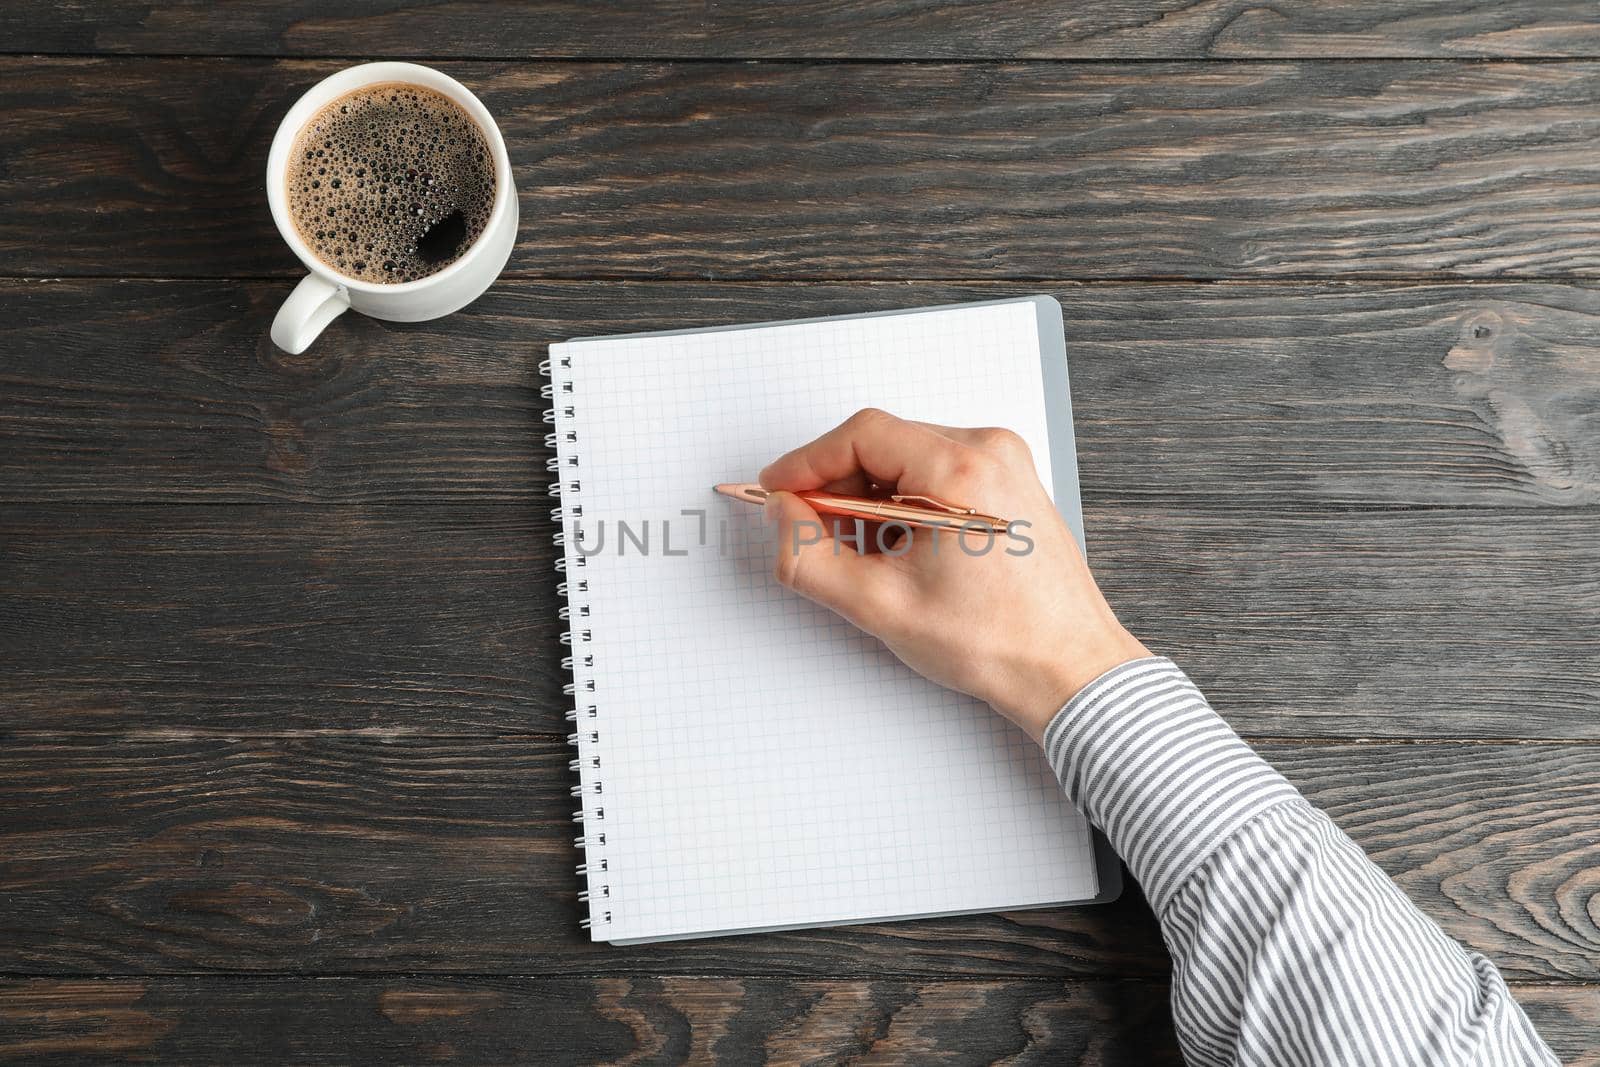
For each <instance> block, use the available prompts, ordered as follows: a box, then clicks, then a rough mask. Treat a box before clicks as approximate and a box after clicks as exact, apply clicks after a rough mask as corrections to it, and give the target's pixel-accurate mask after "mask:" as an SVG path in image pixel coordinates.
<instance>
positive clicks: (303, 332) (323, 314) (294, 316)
mask: <svg viewBox="0 0 1600 1067" xmlns="http://www.w3.org/2000/svg"><path fill="white" fill-rule="evenodd" d="M349 307H350V294H349V292H347V291H346V290H345V287H344V286H342V285H335V284H333V283H332V282H330V281H328V280H327V279H325V278H319V277H318V276H317V275H315V274H307V275H306V276H305V277H304V278H301V279H300V284H299V285H297V286H295V287H294V292H292V293H290V294H289V299H287V300H285V301H284V302H283V307H281V308H279V309H278V317H277V318H275V319H273V320H272V343H273V344H275V345H277V346H278V347H279V348H281V349H283V350H284V351H285V352H287V353H289V354H290V355H291V356H298V355H299V354H300V353H302V352H304V351H305V350H306V349H307V348H308V347H309V346H310V344H311V342H312V341H315V340H316V339H317V335H318V334H320V333H321V332H322V331H323V330H324V329H325V328H326V327H327V325H328V323H330V322H332V321H333V320H334V319H336V318H338V317H339V316H340V315H343V314H344V313H345V312H346V311H347V310H349Z"/></svg>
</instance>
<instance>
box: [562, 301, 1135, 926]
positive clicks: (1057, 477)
mask: <svg viewBox="0 0 1600 1067" xmlns="http://www.w3.org/2000/svg"><path fill="white" fill-rule="evenodd" d="M1023 300H1025V301H1029V302H1031V303H1032V304H1033V306H1034V312H1035V314H1036V315H1037V316H1038V322H1037V325H1038V334H1039V358H1040V360H1041V372H1042V376H1043V380H1044V391H1045V417H1046V420H1047V422H1048V424H1049V431H1050V464H1051V469H1052V472H1053V481H1054V485H1053V486H1052V489H1053V491H1054V497H1055V504H1056V509H1057V510H1058V511H1060V512H1061V515H1062V517H1063V518H1064V519H1066V521H1067V526H1068V527H1069V528H1070V529H1071V530H1072V535H1073V536H1074V537H1076V538H1077V540H1078V544H1079V545H1080V546H1084V545H1085V544H1086V540H1085V538H1084V531H1083V505H1082V501H1081V500H1080V498H1079V492H1078V447H1077V441H1076V438H1075V436H1074V434H1073V428H1072V396H1071V392H1070V382H1069V379H1068V376H1067V345H1066V332H1065V327H1064V325H1063V321H1062V316H1061V305H1060V303H1058V302H1057V301H1056V299H1055V297H1052V296H1045V295H1038V296H1028V297H1008V298H1006V299H1004V300H979V301H971V302H968V303H963V304H935V305H929V306H927V307H918V308H898V309H895V310H893V311H869V312H864V313H862V314H859V315H825V316H816V317H812V318H802V319H783V320H777V321H772V322H753V323H752V322H747V323H737V324H731V325H727V326H713V327H707V328H703V329H688V330H658V331H650V332H645V333H636V334H606V335H605V336H604V337H603V338H602V337H575V338H573V339H572V340H573V341H597V340H603V339H612V340H614V339H616V338H618V337H672V336H689V335H694V334H707V333H717V332H721V331H723V330H749V329H760V328H762V327H769V326H791V325H796V324H801V323H807V322H821V321H824V320H825V319H866V318H880V317H888V316H894V315H920V314H923V313H925V312H929V311H944V310H948V309H951V308H959V307H982V306H985V305H990V304H1014V303H1017V302H1019V301H1023ZM1094 849H1095V876H1096V878H1097V880H1098V882H1099V887H1100V892H1099V893H1097V894H1096V895H1095V896H1093V897H1090V898H1087V899H1080V900H1062V901H1056V902H1053V903H1050V904H1040V905H1036V906H1034V907H1032V908H1008V909H1006V910H1009V911H1021V910H1039V909H1041V908H1051V907H1062V906H1066V905H1081V904H1104V903H1108V902H1110V901H1113V900H1115V899H1117V897H1119V896H1121V895H1122V863H1121V861H1120V860H1119V859H1118V857H1117V854H1116V852H1115V851H1114V850H1113V849H1112V848H1111V844H1110V842H1109V841H1107V840H1106V838H1105V835H1104V834H1102V833H1101V832H1100V831H1099V830H1098V829H1096V830H1095V831H1094ZM992 910H993V909H976V910H973V911H962V912H939V913H936V914H928V915H895V916H893V917H892V920H893V921H895V922H899V921H901V920H904V919H929V918H937V917H940V916H945V915H983V914H988V913H989V912H990V911H992ZM884 921H889V918H888V917H871V918H862V919H852V920H850V921H848V922H841V923H830V924H828V925H832V926H853V925H860V924H863V923H872V922H884ZM812 928H815V924H812V923H800V924H795V925H792V926H762V927H740V928H739V929H737V930H707V931H704V932H701V933H695V934H686V935H681V936H679V937H664V938H655V937H652V938H638V939H618V940H616V941H613V942H611V944H617V945H633V944H640V943H654V942H657V941H670V940H684V939H687V938H691V937H693V938H700V937H715V936H718V935H720V934H750V933H772V932H775V931H779V930H791V929H812Z"/></svg>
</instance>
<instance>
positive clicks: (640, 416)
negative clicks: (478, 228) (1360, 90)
mask: <svg viewBox="0 0 1600 1067" xmlns="http://www.w3.org/2000/svg"><path fill="white" fill-rule="evenodd" d="M544 369H546V370H547V372H548V373H549V375H550V379H551V380H550V382H549V384H548V385H547V386H546V388H545V392H546V394H547V395H548V396H549V397H550V398H551V400H552V404H553V407H552V409H551V411H550V412H549V414H548V416H547V419H548V421H549V422H551V423H553V426H554V432H553V433H552V434H551V435H550V436H551V438H552V439H553V444H554V445H555V449H556V455H555V458H554V459H553V460H552V461H551V463H552V466H553V468H554V469H555V470H556V471H557V472H558V474H557V476H556V480H555V482H554V483H553V484H552V487H551V491H552V493H553V494H554V495H557V496H559V498H560V506H559V507H558V509H557V516H558V517H559V518H560V520H561V526H562V529H561V533H560V534H559V535H558V542H559V543H560V544H561V546H562V553H561V559H560V560H559V561H558V563H557V569H558V570H560V571H562V572H563V581H562V586H561V588H562V591H563V592H564V594H565V597H566V599H567V607H566V608H565V609H564V610H563V617H564V618H566V619H568V620H569V621H570V631H569V633H568V634H567V635H565V636H564V640H566V641H568V642H569V643H570V645H571V656H570V658H569V659H568V661H567V663H568V665H569V666H570V667H571V670H572V674H573V680H572V683H571V684H570V685H569V686H568V692H569V693H570V694H571V695H572V696H573V697H574V706H573V708H572V709H571V710H570V711H569V712H568V718H569V720H571V721H572V723H573V730H574V732H573V733H572V735H571V736H570V737H569V738H568V740H569V741H570V742H571V743H572V744H573V745H574V746H575V747H576V750H577V755H576V758H575V759H574V760H573V762H572V768H573V770H574V771H575V773H576V775H577V777H578V783H577V784H576V785H575V786H574V787H573V792H574V794H575V795H577V796H578V797H580V798H581V803H582V806H581V808H579V809H578V810H577V811H576V812H574V820H575V821H576V822H578V823H579V824H580V827H581V834H580V836H578V838H577V843H578V846H579V847H580V849H581V850H582V853H583V857H582V858H583V862H582V864H581V865H580V867H579V873H580V875H581V877H582V880H583V883H584V888H583V890H582V892H581V893H580V894H579V896H580V900H582V901H583V902H585V904H586V906H587V909H588V918H587V919H586V920H583V924H584V925H585V926H586V927H588V929H589V930H590V934H591V936H592V937H593V938H594V939H595V940H598V941H611V942H616V943H637V942H643V941H659V940H668V939H674V938H686V937H704V936H711V935H716V934H728V933H748V932H755V931H766V930H779V929H787V928H794V927H806V926H820V925H836V924H845V923H863V922H877V921H884V920H890V919H906V918H915V917H925V916H934V915H952V914H961V913H968V912H979V911H992V910H1002V909H1020V908H1036V907H1045V906H1051V905H1057V904H1065V903H1084V902H1090V901H1098V900H1107V899H1110V898H1112V897H1114V896H1115V895H1116V894H1117V892H1118V890H1119V889H1120V885H1119V883H1118V873H1119V867H1118V865H1117V864H1116V862H1115V859H1114V858H1113V857H1111V856H1110V854H1109V853H1108V852H1107V851H1106V850H1105V846H1104V842H1103V840H1102V839H1100V838H1099V837H1098V836H1097V835H1096V834H1094V833H1093V832H1092V830H1091V828H1090V827H1089V826H1088V824H1087V823H1086V821H1085V820H1084V818H1083V816H1082V815H1081V814H1079V813H1078V812H1077V811H1076V810H1075V809H1074V808H1073V807H1072V806H1071V804H1069V803H1068V802H1067V800H1066V799H1065V797H1064V796H1063V794H1062V791H1061V789H1060V787H1059V786H1058V785H1057V783H1056V780H1055V777H1054V775H1053V774H1052V773H1051V771H1050V768H1049V766H1048V765H1047V764H1046V762H1045V760H1044V758H1043V756H1042V755H1041V754H1040V752H1039V750H1038V748H1037V746H1035V745H1034V744H1033V743H1032V742H1030V741H1029V740H1028V738H1027V737H1026V736H1025V735H1024V734H1023V733H1022V732H1021V731H1020V730H1018V729H1016V728H1015V727H1013V726H1011V725H1010V724H1009V723H1007V722H1005V721H1004V720H1002V719H1001V718H999V717H998V716H996V715H995V714H994V713H993V712H991V711H990V710H989V709H988V708H986V707H984V706H982V705H981V704H980V703H978V702H977V701H975V700H973V699H970V698H968V697H964V696H961V695H959V694H956V693H953V692H950V691H948V690H945V689H941V688H940V687H938V686H935V685H933V684H932V683H929V682H927V681H925V680H923V679H922V678H920V677H918V676H917V675H916V674H914V673H913V672H911V671H910V670H909V669H907V668H906V667H905V666H903V665H902V664H901V663H900V662H899V661H898V660H896V659H895V658H894V656H893V655H892V654H890V653H889V652H888V651H887V650H886V649H884V648H883V646H882V645H881V644H879V643H878V642H877V641H876V640H874V639H873V638H870V637H867V636H866V635H864V634H862V633H860V632H858V631H856V630H855V629H854V628H853V627H852V626H850V625H849V624H848V623H845V622H844V621H842V620H841V619H839V618H837V617H836V616H834V615H833V614H831V613H830V612H828V611H827V610H825V609H823V608H820V607H817V606H815V605H813V604H811V603H809V602H807V601H805V600H803V599H801V598H799V597H797V596H795V595H793V594H791V593H789V592H788V591H787V590H785V589H783V588H781V587H780V586H779V585H778V584H777V583H776V582H775V581H774V580H773V578H772V564H771V561H772V555H773V544H772V540H771V539H772V536H773V535H772V533H771V532H770V531H769V530H768V528H767V527H766V526H765V525H764V524H763V522H762V518H761V509H759V508H756V507H752V506H750V505H747V504H742V503H738V502H735V501H730V500H728V499H726V498H723V497H717V496H714V495H713V494H712V491H711V486H712V485H713V484H714V483H717V482H725V481H746V480H750V479H753V478H754V477H755V475H756V473H757V472H758V471H759V470H760V469H761V468H762V467H763V466H764V465H765V464H766V463H767V462H769V461H770V460H771V459H773V458H775V457H776V456H778V455H779V454H781V453H782V452H784V451H786V450H787V449H789V448H792V447H794V446H795V445H797V444H799V443H802V442H804V441H807V440H809V439H811V438H813V437H815V436H816V435H817V434H819V433H821V432H823V431H824V430H826V429H828V428H829V427H831V426H833V425H835V424H836V423H838V422H840V421H841V420H842V419H844V418H845V417H846V416H848V415H849V414H850V413H851V412H853V411H855V410H857V409H859V408H862V407H867V406H877V407H884V408H887V409H889V410H891V411H893V412H895V413H896V414H900V415H903V416H905V417H911V418H918V419H924V420H928V421H933V422H939V423H945V424H949V425H972V426H976V425H996V426H1007V427H1010V428H1011V429H1013V430H1015V431H1016V432H1017V433H1019V434H1021V435H1022V437H1023V438H1024V439H1025V440H1026V441H1027V442H1028V444H1029V445H1030V446H1031V447H1032V450H1033V455H1034V459H1035V462H1036V464H1037V466H1038V468H1039V473H1040V475H1041V477H1042V478H1043V480H1044V482H1045V484H1046V485H1050V486H1053V487H1054V495H1055V501H1056V505H1057V507H1058V508H1060V509H1061V511H1062V513H1063V514H1064V515H1065V516H1066V517H1067V519H1068V520H1069V522H1070V524H1071V525H1072V527H1073V530H1074V532H1075V533H1076V534H1077V535H1078V536H1079V540H1080V543H1081V541H1082V523H1081V518H1080V515H1079V507H1078V487H1077V463H1076V454H1075V450H1074V447H1073V439H1072V412H1071V405H1070V402H1069V400H1068V393H1067V364H1066V353H1065V348H1064V345H1063V340H1062V328H1061V312H1060V308H1059V306H1058V305H1057V304H1056V303H1055V301H1054V300H1052V299H1050V298H1048V297H1031V298H1023V299H1015V300H1002V301H992V302H985V303H978V304H965V305H955V306H947V307H935V308H926V309H920V310H910V311H902V312H889V313H879V314H870V315H859V316H848V317H842V318H828V319H812V320H800V321H793V322H781V323H762V324H758V325H751V326H736V327H725V328H720V329H714V330H699V331H675V332H671V333H656V334H635V335H628V336H621V337H605V338H585V339H580V340H574V341H569V342H566V343H564V344H555V345H552V346H551V348H550V359H549V361H548V362H547V363H546V364H545V368H544Z"/></svg>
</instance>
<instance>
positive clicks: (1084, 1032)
mask: <svg viewBox="0 0 1600 1067" xmlns="http://www.w3.org/2000/svg"><path fill="white" fill-rule="evenodd" d="M1166 998H1167V990H1166V986H1165V985H1163V984H1160V983H1114V982H1090V983H1072V984H1068V985H1062V984H1060V983H1057V982H967V981H954V982H893V981H863V980H859V979H835V980H824V981H781V980H771V979H731V978H697V977H667V978H620V977H618V978H611V977H598V978H573V979H539V978H506V979H492V980H491V979H477V980H466V979H455V980H448V981H429V980H426V979H416V978H389V979H363V978H356V979H352V978H296V979H289V980H285V981H271V980H263V979H245V980H236V981H227V982H221V981H217V980H215V979H204V978H163V979H76V980H68V981H40V980H36V981H20V982H0V1062H11V1061H13V1060H26V1061H28V1062H40V1063H78V1062H82V1061H83V1060H85V1059H88V1058H91V1057H105V1056H112V1057H116V1058H119V1059H138V1060H155V1061H158V1062H162V1063H178V1062H183V1063H188V1062H196V1061H203V1062H219V1061H223V1060H225V1061H227V1062H229V1063H234V1064H241V1065H246V1064H281V1063H288V1062H293V1063H298V1064H347V1063H353V1062H362V1063H367V1062H372V1063H378V1062H389V1063H528V1062H537V1063H540V1064H549V1065H560V1064H585V1065H587V1064H600V1063H650V1064H667V1063H702V1064H703V1063H719V1064H720V1063H728V1064H748V1063H757V1062H760V1063H767V1062H771V1063H801V1062H805V1063H843V1062H849V1063H896V1062H899V1063H905V1062H915V1063H928V1064H958V1063H960V1064H971V1063H998V1062H1007V1063H1013V1062H1015V1063H1052V1064H1083V1065H1090V1064H1093V1065H1102V1067H1110V1065H1116V1064H1126V1065H1129V1067H1134V1065H1137V1067H1144V1065H1146V1064H1150V1065H1160V1064H1178V1063H1180V1062H1181V1060H1180V1058H1179V1056H1178V1051H1177V1046H1176V1042H1175V1038H1174V1037H1173V1033H1172V1023H1171V1020H1170V1018H1169V1017H1168V1014H1167V1007H1166ZM1559 1004H1560V1007H1561V1009H1562V1010H1563V1014H1574V1015H1581V1014H1582V1013H1585V1012H1586V1011H1588V1009H1589V1005H1588V1003H1587V998H1585V997H1584V996H1583V995H1581V994H1575V995H1570V996H1567V997H1564V998H1561V1000H1560V1001H1559ZM287 1020H293V1022H292V1024H290V1025H285V1023H286V1021H287Z"/></svg>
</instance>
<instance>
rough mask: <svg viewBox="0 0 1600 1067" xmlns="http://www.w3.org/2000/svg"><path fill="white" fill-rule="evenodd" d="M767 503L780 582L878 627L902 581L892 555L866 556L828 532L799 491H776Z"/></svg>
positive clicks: (858, 622)
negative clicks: (889, 557) (889, 558)
mask: <svg viewBox="0 0 1600 1067" xmlns="http://www.w3.org/2000/svg"><path fill="white" fill-rule="evenodd" d="M765 507H766V510H767V518H768V520H769V521H771V522H773V523H774V524H775V525H776V526H777V528H778V530H777V534H778V536H777V542H778V543H777V547H776V560H775V562H774V565H773V569H774V573H775V574H776V576H777V579H778V581H779V582H780V583H781V584H782V585H785V586H787V587H788V588H790V589H793V590H794V591H795V592H797V593H799V594H800V595H801V596H803V597H806V598H807V599H808V600H814V601H816V602H817V603H819V604H821V605H823V606H824V607H828V608H832V609H833V610H834V611H836V612H838V613H839V614H840V615H842V616H844V617H845V618H846V619H849V620H850V621H851V622H853V623H855V624H856V625H857V626H859V627H861V628H862V629H864V630H867V631H869V632H875V631H876V629H877V626H878V624H879V623H880V622H881V621H882V620H883V619H884V618H885V617H886V613H887V612H889V611H891V610H892V603H891V602H892V600H893V591H894V589H895V588H896V587H897V584H898V582H899V576H898V575H897V574H895V573H894V571H893V568H892V567H891V566H888V565H887V563H888V561H887V559H886V558H885V557H883V556H878V555H861V554H860V553H859V552H858V551H857V546H856V545H855V544H853V543H850V542H842V543H841V541H836V540H835V539H834V538H833V537H830V536H828V533H827V527H826V526H825V525H824V524H823V521H822V519H821V518H820V517H819V516H818V515H817V513H816V511H814V510H813V509H812V508H811V506H810V505H809V504H807V503H806V502H805V501H804V500H801V499H800V498H799V497H797V496H795V495H794V494H793V493H781V492H780V493H773V494H772V495H771V496H769V497H767V502H766V505H765ZM868 536H869V537H870V536H871V534H870V532H869V534H868Z"/></svg>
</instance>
